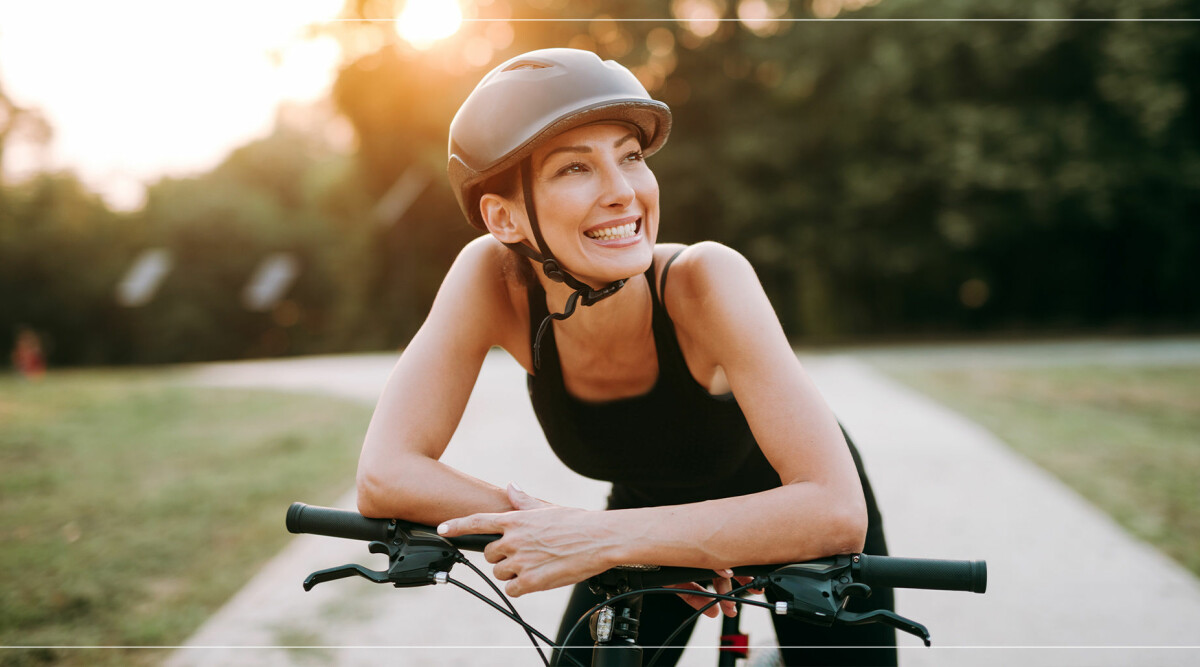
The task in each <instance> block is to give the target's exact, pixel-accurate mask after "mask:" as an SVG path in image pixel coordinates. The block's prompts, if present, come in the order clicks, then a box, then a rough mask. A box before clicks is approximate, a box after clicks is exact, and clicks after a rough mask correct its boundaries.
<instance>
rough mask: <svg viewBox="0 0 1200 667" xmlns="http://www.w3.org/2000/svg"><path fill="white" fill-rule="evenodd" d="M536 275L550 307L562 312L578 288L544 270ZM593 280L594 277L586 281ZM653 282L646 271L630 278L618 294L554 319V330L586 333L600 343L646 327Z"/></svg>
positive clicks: (574, 335) (568, 333) (577, 333)
mask: <svg viewBox="0 0 1200 667" xmlns="http://www.w3.org/2000/svg"><path fill="white" fill-rule="evenodd" d="M535 276H536V278H537V280H538V282H539V283H541V285H542V289H543V290H545V292H546V307H547V308H548V309H549V312H551V313H561V312H562V311H563V307H564V305H565V304H566V302H567V299H568V298H570V296H571V294H572V293H573V292H574V291H575V290H573V289H571V288H570V287H569V286H567V285H564V284H563V283H557V282H554V281H552V280H550V279H549V278H547V277H546V276H544V275H542V274H541V272H540V271H536V272H535ZM585 282H588V283H589V284H590V281H585ZM649 301H650V286H649V284H648V283H647V282H646V276H645V275H644V274H638V275H636V276H633V277H632V278H630V279H629V280H628V281H627V282H626V283H625V287H623V288H622V289H621V290H620V291H618V292H617V293H616V294H614V295H612V296H610V297H608V298H606V299H603V300H601V301H599V302H597V303H595V304H592V305H591V306H587V307H583V306H580V307H578V308H577V309H576V310H575V314H574V315H572V316H571V317H569V318H567V319H565V320H561V321H558V322H555V323H554V330H555V331H556V332H558V333H559V334H560V335H561V334H566V335H569V336H571V337H573V338H574V337H585V338H588V339H591V340H594V341H596V342H598V343H603V342H604V341H608V340H616V339H615V338H610V337H613V336H620V335H622V332H627V331H631V330H633V331H636V330H640V329H644V328H645V327H646V324H647V322H649V317H650V313H651V308H650V304H649Z"/></svg>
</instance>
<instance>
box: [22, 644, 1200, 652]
mask: <svg viewBox="0 0 1200 667" xmlns="http://www.w3.org/2000/svg"><path fill="white" fill-rule="evenodd" d="M590 646H591V644H588V645H586V646H581V647H582V648H588V647H590ZM777 646H778V645H777V644H763V645H758V644H751V645H750V646H749V647H750V648H776V647H777ZM48 648H56V649H106V648H107V649H189V650H225V649H249V650H264V649H384V650H394V649H423V650H424V649H447V650H459V649H498V648H510V649H518V650H525V649H531V648H533V645H532V644H526V645H524V646H521V645H519V644H517V645H504V646H441V645H438V646H383V645H371V646H344V645H340V644H338V645H331V646H257V645H238V646H41V645H37V646H34V645H30V646H23V645H22V646H0V649H48ZM577 648H579V647H577ZM687 648H693V649H696V648H700V649H716V648H721V647H720V646H716V645H712V646H706V645H696V644H688V645H687ZM784 648H814V647H812V646H791V647H788V646H785V647H784ZM819 648H839V649H861V648H862V647H861V646H821V647H819ZM896 648H898V649H913V650H921V651H928V650H931V649H948V650H973V649H1017V650H1024V649H1032V650H1039V649H1054V650H1076V649H1104V650H1108V649H1111V650H1145V649H1160V650H1193V649H1200V645H1197V646H1137V645H1131V646H946V645H940V646H897V647H896Z"/></svg>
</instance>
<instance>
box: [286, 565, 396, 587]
mask: <svg viewBox="0 0 1200 667" xmlns="http://www.w3.org/2000/svg"><path fill="white" fill-rule="evenodd" d="M354 576H359V577H362V578H363V579H367V580H369V581H373V582H375V583H377V584H386V583H387V581H388V573H387V572H377V571H375V570H368V569H367V568H365V567H363V566H361V565H356V564H354V563H351V564H350V565H342V566H339V567H331V568H329V569H327V570H319V571H317V572H313V573H312V574H310V575H308V578H307V579H305V580H304V590H306V591H311V590H312V589H313V586H316V585H317V584H323V583H325V582H326V581H336V580H338V579H345V578H346V577H354Z"/></svg>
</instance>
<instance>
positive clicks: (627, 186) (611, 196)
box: [600, 165, 637, 208]
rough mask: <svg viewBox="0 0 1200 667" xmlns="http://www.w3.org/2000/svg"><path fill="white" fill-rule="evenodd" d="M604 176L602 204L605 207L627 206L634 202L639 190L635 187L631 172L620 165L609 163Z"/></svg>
mask: <svg viewBox="0 0 1200 667" xmlns="http://www.w3.org/2000/svg"><path fill="white" fill-rule="evenodd" d="M604 171H605V176H604V191H603V194H602V195H601V202H600V203H601V205H602V206H604V207H605V208H625V207H627V206H629V205H630V204H632V203H633V200H634V197H636V196H637V191H636V190H635V189H634V187H633V182H632V181H631V180H630V179H631V177H630V175H629V174H626V173H625V172H624V171H623V170H622V169H621V168H620V167H619V166H618V165H609V167H608V168H607V169H605V170H604Z"/></svg>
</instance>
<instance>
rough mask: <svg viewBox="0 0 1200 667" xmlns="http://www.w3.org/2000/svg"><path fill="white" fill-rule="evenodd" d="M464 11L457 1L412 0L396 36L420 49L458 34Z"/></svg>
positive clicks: (398, 24)
mask: <svg viewBox="0 0 1200 667" xmlns="http://www.w3.org/2000/svg"><path fill="white" fill-rule="evenodd" d="M461 25H462V8H460V7H459V6H458V2H456V0H408V2H406V3H404V9H403V10H402V11H401V12H400V16H397V17H396V34H398V35H400V37H402V38H404V41H406V42H408V43H409V44H412V45H413V47H415V48H417V49H421V50H424V49H427V48H429V47H430V46H432V45H433V43H434V42H436V41H438V40H439V39H443V38H446V37H449V36H450V35H453V34H454V33H456V32H458V28H459V26H461Z"/></svg>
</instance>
